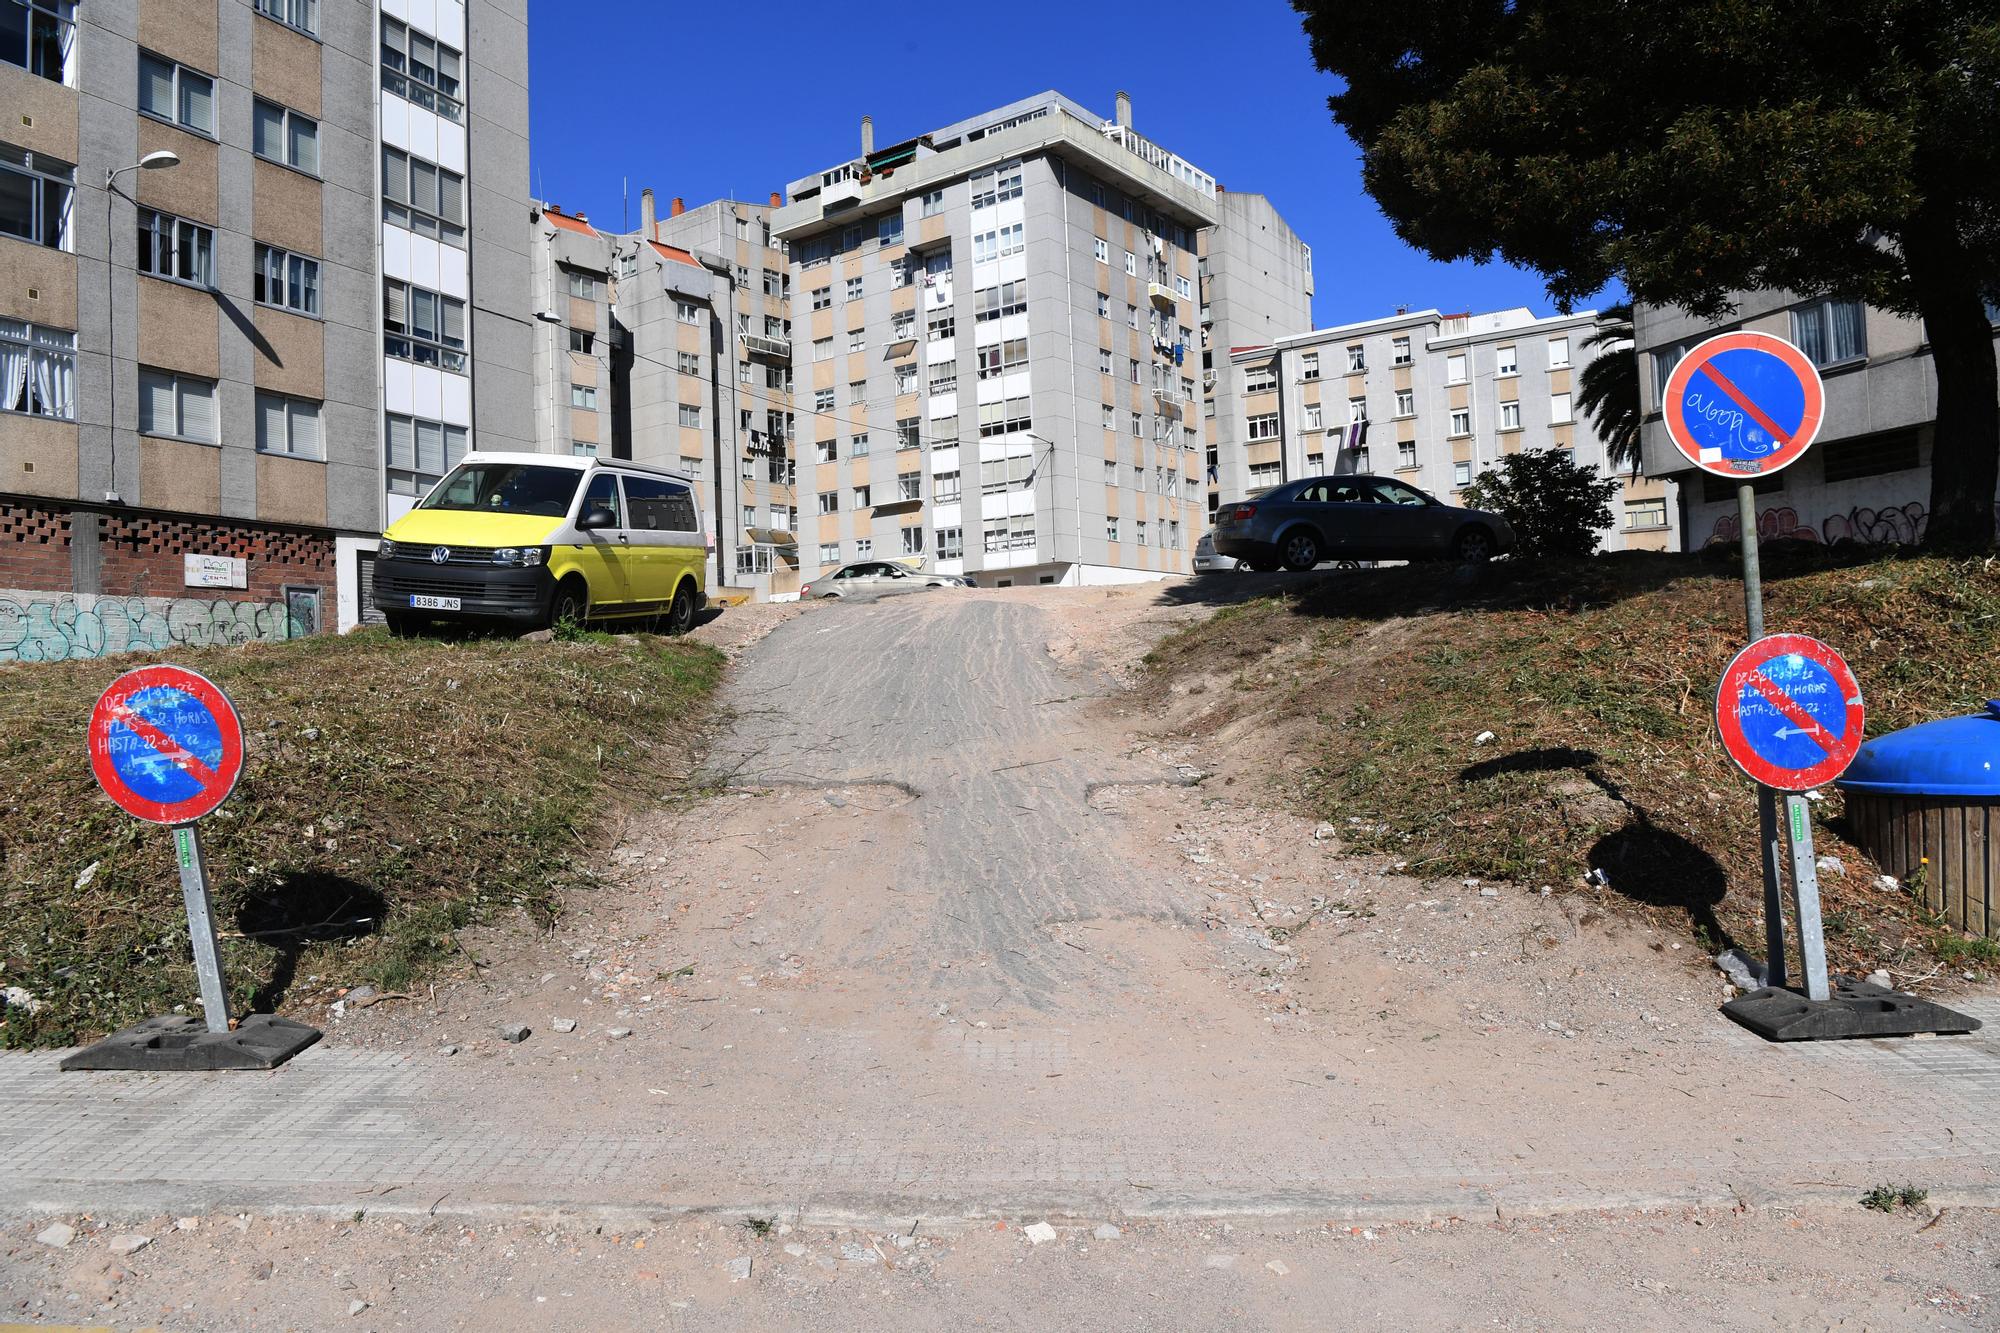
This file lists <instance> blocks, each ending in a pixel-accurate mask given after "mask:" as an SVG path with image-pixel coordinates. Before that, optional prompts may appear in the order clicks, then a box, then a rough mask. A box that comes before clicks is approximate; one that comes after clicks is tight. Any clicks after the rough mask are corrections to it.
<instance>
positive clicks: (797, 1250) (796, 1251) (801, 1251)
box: [785, 1240, 806, 1259]
mask: <svg viewBox="0 0 2000 1333" xmlns="http://www.w3.org/2000/svg"><path fill="white" fill-rule="evenodd" d="M785 1253H786V1254H789V1255H791V1256H792V1258H794V1259H803V1258H805V1257H806V1247H805V1246H803V1245H801V1244H799V1243H798V1242H797V1241H795V1240H788V1241H786V1242H785Z"/></svg>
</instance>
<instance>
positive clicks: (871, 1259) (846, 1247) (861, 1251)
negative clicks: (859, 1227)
mask: <svg viewBox="0 0 2000 1333" xmlns="http://www.w3.org/2000/svg"><path fill="white" fill-rule="evenodd" d="M840 1257H841V1258H843V1259H845V1260H846V1261H847V1262H848V1263H850V1264H873V1263H880V1262H881V1261H882V1256H881V1255H879V1254H877V1253H875V1249H874V1247H873V1246H871V1245H862V1244H859V1243H858V1242H855V1241H851V1240H844V1241H842V1242H841V1243H840Z"/></svg>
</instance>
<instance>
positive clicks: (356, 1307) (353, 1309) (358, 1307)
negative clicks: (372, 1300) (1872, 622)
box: [347, 1301, 368, 1319]
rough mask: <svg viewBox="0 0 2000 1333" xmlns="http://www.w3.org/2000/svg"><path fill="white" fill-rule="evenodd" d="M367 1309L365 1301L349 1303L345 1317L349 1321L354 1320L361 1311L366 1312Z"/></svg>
mask: <svg viewBox="0 0 2000 1333" xmlns="http://www.w3.org/2000/svg"><path fill="white" fill-rule="evenodd" d="M367 1308H368V1302H367V1301H349V1302H348V1303H347V1317H348V1318H349V1319H352V1318H354V1316H356V1315H358V1314H360V1313H361V1312H362V1311H363V1310H366V1309H367Z"/></svg>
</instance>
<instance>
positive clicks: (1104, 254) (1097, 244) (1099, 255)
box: [1090, 236, 1111, 264]
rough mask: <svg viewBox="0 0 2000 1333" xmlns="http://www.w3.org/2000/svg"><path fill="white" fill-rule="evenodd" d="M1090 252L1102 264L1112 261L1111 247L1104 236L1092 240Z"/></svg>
mask: <svg viewBox="0 0 2000 1333" xmlns="http://www.w3.org/2000/svg"><path fill="white" fill-rule="evenodd" d="M1090 253H1091V256H1092V257H1093V258H1095V259H1096V260H1097V262H1098V263H1100V264H1108V263H1110V262H1111V247H1110V246H1109V245H1107V244H1105V241H1104V238H1103V237H1102V236H1099V237H1097V238H1096V239H1095V240H1093V241H1091V243H1090Z"/></svg>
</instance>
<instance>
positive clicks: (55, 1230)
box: [35, 1222, 76, 1250]
mask: <svg viewBox="0 0 2000 1333" xmlns="http://www.w3.org/2000/svg"><path fill="white" fill-rule="evenodd" d="M35 1239H36V1240H38V1241H40V1242H41V1243H42V1244H44V1245H47V1246H48V1247H50V1248H51V1249H56V1250H65V1249H68V1248H69V1243H70V1242H71V1241H73V1240H75V1239H76V1228H75V1227H73V1226H70V1225H69V1224H68V1223H66V1222H56V1223H52V1224H51V1225H50V1226H49V1227H48V1228H47V1229H46V1230H44V1231H40V1232H37V1233H36V1234H35Z"/></svg>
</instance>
